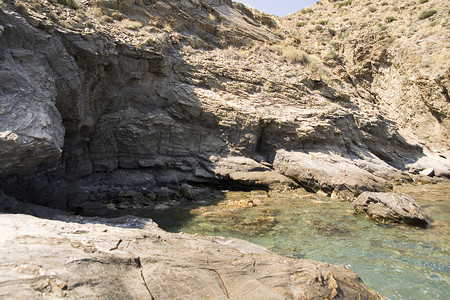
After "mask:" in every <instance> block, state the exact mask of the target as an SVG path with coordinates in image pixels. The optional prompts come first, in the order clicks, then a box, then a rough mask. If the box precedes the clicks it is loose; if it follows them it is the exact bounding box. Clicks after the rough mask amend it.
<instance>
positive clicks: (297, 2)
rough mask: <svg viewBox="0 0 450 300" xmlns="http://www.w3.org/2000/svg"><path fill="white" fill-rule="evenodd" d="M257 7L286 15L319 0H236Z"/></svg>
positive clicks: (278, 14)
mask: <svg viewBox="0 0 450 300" xmlns="http://www.w3.org/2000/svg"><path fill="white" fill-rule="evenodd" d="M234 1H235V2H241V3H244V4H245V5H248V6H251V7H253V8H256V9H257V10H259V11H262V12H265V13H268V14H272V15H276V16H280V17H284V16H286V15H288V14H292V13H295V12H297V11H299V10H300V9H302V8H305V7H307V6H310V5H313V4H314V3H316V2H317V1H318V0H234Z"/></svg>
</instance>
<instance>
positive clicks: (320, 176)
mask: <svg viewBox="0 0 450 300" xmlns="http://www.w3.org/2000/svg"><path fill="white" fill-rule="evenodd" d="M274 167H275V170H277V171H278V172H280V173H282V174H284V175H285V176H288V177H290V178H292V179H294V180H295V181H297V182H299V183H300V184H301V185H302V186H304V187H306V188H307V189H310V190H312V191H314V192H317V191H323V192H325V193H326V194H328V195H329V196H331V195H333V196H335V197H339V198H343V199H346V200H353V198H354V197H355V196H358V195H359V194H361V193H362V192H364V191H367V190H369V191H383V190H385V189H389V188H391V187H392V186H391V184H390V183H389V182H387V181H386V180H385V179H383V178H381V177H378V176H375V175H373V174H372V173H371V172H369V171H367V170H365V169H363V168H360V167H359V166H358V164H357V163H356V161H355V160H351V159H348V158H345V157H342V156H340V155H333V154H329V153H326V152H325V153H323V152H310V153H302V152H287V151H284V150H279V151H278V152H277V155H276V157H275V161H274Z"/></svg>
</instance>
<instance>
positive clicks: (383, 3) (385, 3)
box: [381, 1, 389, 6]
mask: <svg viewBox="0 0 450 300" xmlns="http://www.w3.org/2000/svg"><path fill="white" fill-rule="evenodd" d="M386 5H389V3H387V2H386V1H384V2H381V6H386Z"/></svg>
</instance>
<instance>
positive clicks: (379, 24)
mask: <svg viewBox="0 0 450 300" xmlns="http://www.w3.org/2000/svg"><path fill="white" fill-rule="evenodd" d="M377 25H378V27H380V29H381V30H386V29H387V28H388V27H387V26H386V25H384V24H382V23H378V24H377Z"/></svg>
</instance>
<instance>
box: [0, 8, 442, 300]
mask: <svg viewBox="0 0 450 300" xmlns="http://www.w3.org/2000/svg"><path fill="white" fill-rule="evenodd" d="M448 10H449V4H448V3H445V1H437V0H434V1H433V0H431V1H406V0H402V1H395V2H394V1H385V2H376V3H372V2H365V1H325V0H322V1H320V3H318V4H316V5H315V6H313V7H312V8H308V9H305V10H303V11H301V12H299V13H297V14H294V15H291V16H288V17H286V18H276V17H272V16H269V15H266V14H263V13H260V12H258V11H255V10H252V9H249V8H247V7H245V6H244V5H242V4H239V3H234V2H232V1H229V0H182V1H172V0H168V1H160V0H81V1H77V0H75V1H74V0H49V1H37V0H16V1H9V0H0V210H1V211H7V212H13V213H27V214H32V215H36V216H38V217H40V218H35V217H31V216H25V215H20V214H19V215H7V214H2V217H1V218H0V226H1V227H2V228H3V229H2V235H1V236H0V241H1V243H0V248H1V249H0V256H1V257H2V259H1V261H2V264H1V265H0V274H2V275H1V276H0V277H1V278H2V279H1V280H0V295H2V296H4V297H15V298H17V297H19V298H29V297H42V298H55V297H63V296H66V297H74V298H80V297H88V296H92V295H95V296H97V297H98V298H111V297H113V298H114V297H125V298H136V299H137V298H139V299H140V298H142V297H149V298H150V299H156V298H158V299H159V298H166V299H168V298H177V297H186V295H188V296H187V298H195V299H198V298H205V299H206V298H211V297H216V298H218V299H221V298H224V299H225V298H232V299H252V297H253V298H254V299H260V298H261V297H263V296H265V297H269V296H270V297H269V298H271V299H278V298H280V299H284V298H286V297H287V298H318V297H321V298H330V299H334V298H346V299H379V298H380V296H379V295H378V294H376V293H375V292H373V291H371V290H369V289H367V287H365V286H364V284H362V283H361V281H360V279H359V278H358V277H357V276H356V275H355V274H354V273H353V272H352V271H350V270H347V269H345V267H336V266H329V265H327V264H321V263H317V262H312V261H298V260H295V259H292V258H287V257H284V256H279V255H275V254H270V253H268V252H267V251H266V250H265V249H261V248H259V247H256V246H254V245H250V244H248V243H245V242H242V241H238V240H229V239H221V238H202V237H195V236H188V235H183V234H179V235H173V234H168V233H165V232H163V231H161V230H159V229H158V228H157V227H156V225H155V224H153V223H152V222H151V221H149V220H142V219H138V218H130V217H126V218H123V219H120V220H111V219H110V220H106V219H99V218H85V217H73V216H70V215H68V214H67V213H63V212H61V211H53V210H49V209H44V208H42V207H36V206H34V205H32V204H24V203H22V202H18V201H17V200H16V199H18V200H21V201H24V202H32V203H34V204H41V205H45V206H49V207H53V208H60V209H64V210H67V209H69V210H75V211H76V212H78V211H79V209H81V210H82V209H84V208H86V209H90V210H91V211H92V210H93V211H96V212H97V213H98V214H100V213H104V212H105V210H107V209H108V208H109V206H108V205H111V204H115V205H121V204H124V203H121V201H122V200H124V199H125V200H126V199H128V200H129V199H133V200H136V201H143V202H146V203H148V202H157V201H158V200H174V199H178V200H180V199H184V200H186V199H188V200H199V199H200V198H202V197H205V191H207V190H202V189H200V187H202V186H203V187H204V186H206V185H208V186H213V187H214V186H223V185H226V186H235V187H239V188H242V187H244V188H250V189H251V188H253V187H258V188H261V187H264V188H279V187H281V188H286V187H288V188H291V187H299V186H302V187H305V188H307V189H308V190H311V191H315V192H318V191H321V192H324V193H326V194H328V195H330V196H332V197H337V198H342V199H353V198H354V197H355V196H357V195H359V194H361V193H362V192H363V191H382V190H388V189H390V188H391V187H392V185H393V184H397V183H402V182H411V181H420V180H431V179H430V178H431V177H430V176H435V177H436V178H438V179H439V178H446V177H447V178H448V177H449V176H450V171H449V167H450V162H449V159H448V157H449V146H448V139H449V132H450V131H449V105H448V103H449V101H450V100H449V94H448V91H449V88H450V78H449V76H450V71H449V63H450V60H449V44H448V41H449V40H450V38H449V32H450V31H449V30H448V26H450V25H449V24H448V18H449V17H448ZM433 180H435V179H433ZM436 180H437V179H436ZM186 183H189V184H190V185H189V184H186ZM192 185H193V186H194V187H193V186H192ZM128 200H127V201H128ZM180 201H181V200H180ZM124 227H127V228H124ZM131 227H132V228H131ZM18 245H19V246H20V247H18ZM274 273H276V274H275V275H274ZM87 274H89V276H87ZM118 274H119V275H118ZM199 287H201V288H199ZM181 295H183V296H181Z"/></svg>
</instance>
